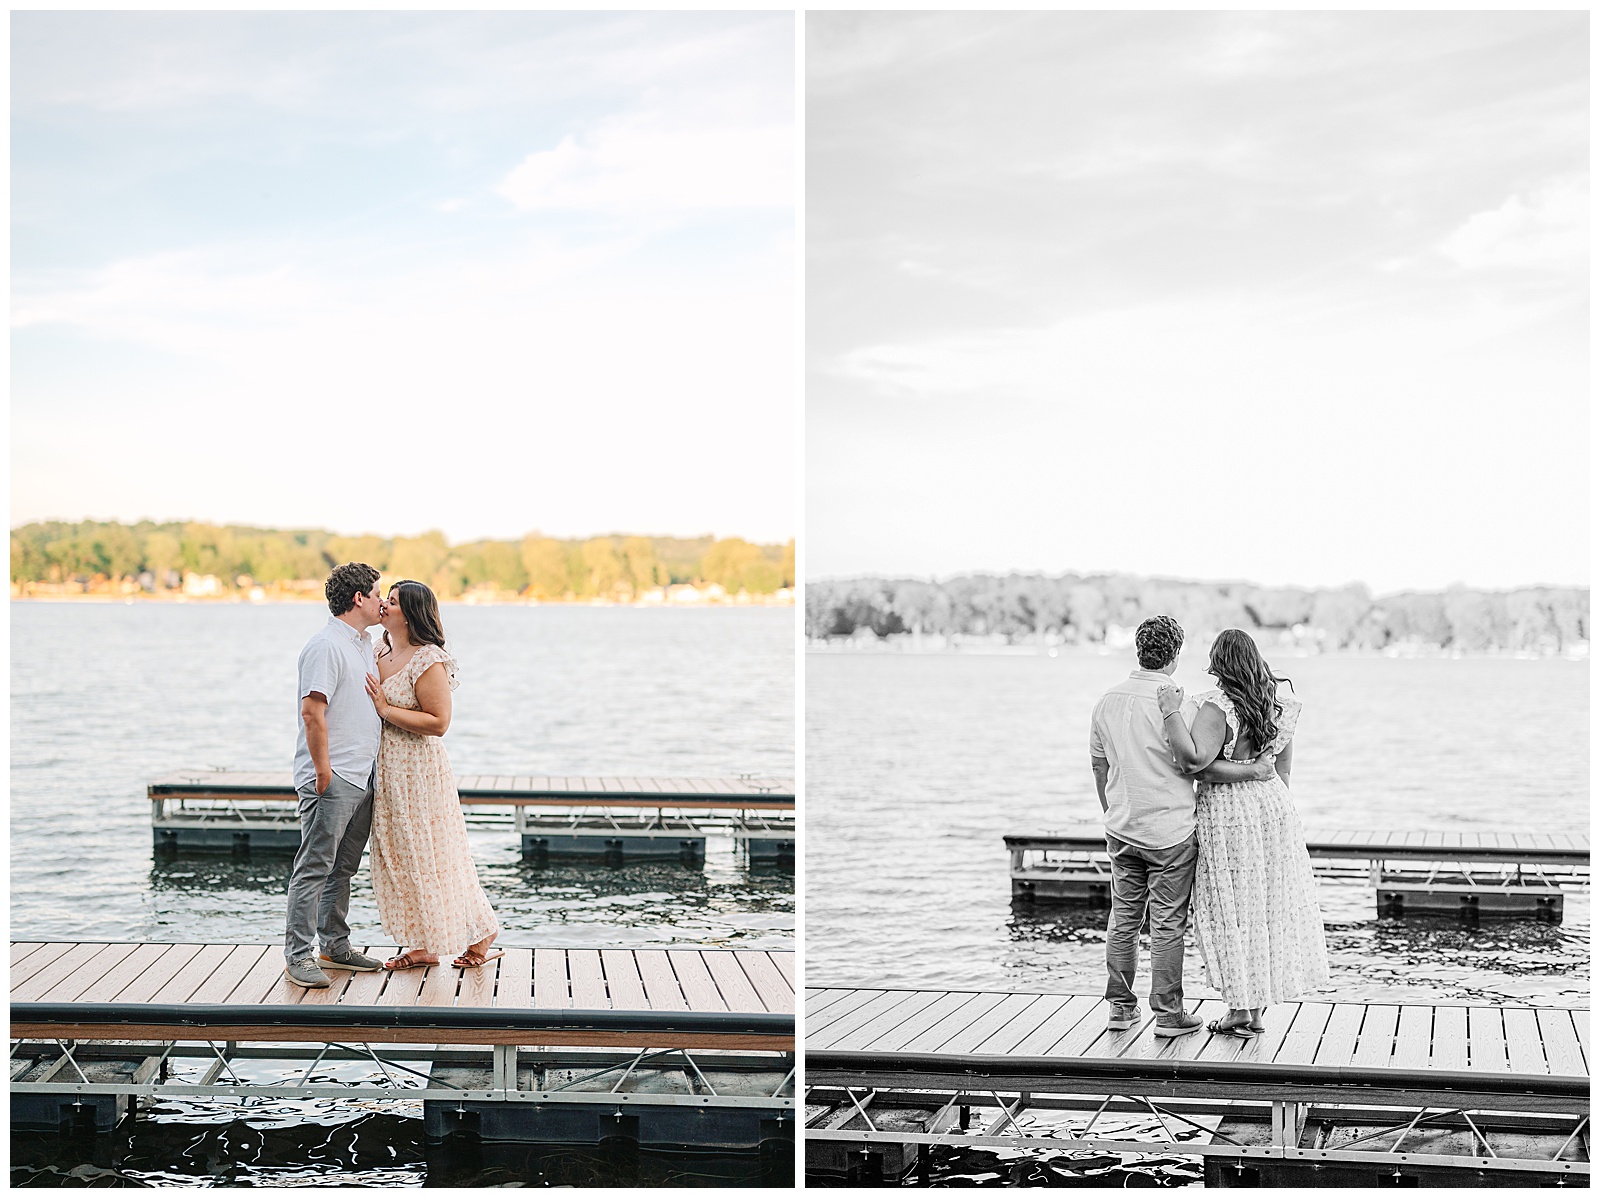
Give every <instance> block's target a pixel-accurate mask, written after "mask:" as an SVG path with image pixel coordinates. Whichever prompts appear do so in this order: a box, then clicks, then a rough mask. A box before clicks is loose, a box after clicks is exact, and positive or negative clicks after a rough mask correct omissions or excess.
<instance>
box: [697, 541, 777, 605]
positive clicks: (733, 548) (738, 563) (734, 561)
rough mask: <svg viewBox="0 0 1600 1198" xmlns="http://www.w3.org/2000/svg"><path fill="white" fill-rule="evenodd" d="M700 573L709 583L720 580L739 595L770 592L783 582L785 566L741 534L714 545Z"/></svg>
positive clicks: (733, 592) (728, 589)
mask: <svg viewBox="0 0 1600 1198" xmlns="http://www.w3.org/2000/svg"><path fill="white" fill-rule="evenodd" d="M780 560H781V559H780ZM700 572H701V574H702V575H704V577H705V580H706V581H707V582H715V583H720V584H721V585H722V587H723V588H724V589H725V590H727V591H728V593H729V594H735V595H736V594H738V593H739V592H740V591H749V592H751V593H752V594H769V595H770V594H771V593H772V592H773V591H775V590H777V589H778V588H779V587H780V586H782V585H783V568H782V566H781V565H779V564H777V563H774V562H772V561H770V560H769V559H768V558H767V556H766V554H764V553H762V552H761V546H759V545H752V544H751V543H750V542H749V541H746V540H744V539H743V538H741V537H728V538H726V539H725V540H721V541H718V542H717V543H716V544H715V545H713V546H711V548H710V549H709V550H708V551H707V552H706V555H705V558H704V559H703V560H702V562H701V564H700Z"/></svg>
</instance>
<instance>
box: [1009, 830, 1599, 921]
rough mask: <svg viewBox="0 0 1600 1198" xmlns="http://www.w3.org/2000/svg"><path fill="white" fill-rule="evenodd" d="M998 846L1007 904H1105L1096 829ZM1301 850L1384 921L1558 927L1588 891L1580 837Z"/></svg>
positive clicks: (1391, 837)
mask: <svg viewBox="0 0 1600 1198" xmlns="http://www.w3.org/2000/svg"><path fill="white" fill-rule="evenodd" d="M1005 842H1006V849H1007V851H1008V852H1009V854H1010V858H1011V894H1012V897H1013V898H1016V899H1022V900H1033V899H1068V900H1076V901H1087V902H1094V903H1100V904H1105V903H1108V902H1109V900H1110V863H1109V859H1108V858H1107V855H1106V848H1105V830H1104V828H1102V827H1101V826H1100V825H1099V824H1079V825H1073V826H1071V827H1067V828H1063V829H1060V830H1057V831H1050V832H1023V833H1011V834H1008V835H1007V836H1006V838H1005ZM1306 851H1307V853H1308V854H1309V855H1310V857H1311V860H1312V866H1313V868H1314V869H1316V870H1317V872H1318V873H1320V874H1324V875H1327V876H1335V877H1340V876H1342V877H1359V876H1362V875H1365V876H1366V878H1367V880H1368V881H1369V883H1370V884H1371V885H1372V887H1373V889H1374V898H1375V901H1376V903H1377V908H1378V912H1379V914H1382V915H1405V914H1413V913H1419V912H1420V913H1429V914H1459V915H1465V916H1469V917H1473V918H1477V917H1480V916H1499V915H1503V916H1511V917H1533V918H1537V919H1545V920H1548V921H1551V922H1560V920H1561V917H1562V913H1563V908H1564V899H1565V895H1566V893H1567V892H1568V891H1569V890H1572V889H1574V888H1579V887H1586V886H1587V885H1588V882H1589V836H1588V834H1587V833H1585V832H1510V831H1483V832H1435V831H1414V830H1413V831H1370V830H1368V831H1362V830H1354V829H1329V828H1314V829H1308V830H1307V831H1306Z"/></svg>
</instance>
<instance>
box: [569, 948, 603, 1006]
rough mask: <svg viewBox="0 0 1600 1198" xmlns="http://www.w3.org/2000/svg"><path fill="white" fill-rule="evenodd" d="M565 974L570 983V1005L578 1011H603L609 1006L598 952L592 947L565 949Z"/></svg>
mask: <svg viewBox="0 0 1600 1198" xmlns="http://www.w3.org/2000/svg"><path fill="white" fill-rule="evenodd" d="M567 975H568V977H569V979H570V980H571V983H572V1005H573V1006H574V1007H576V1008H577V1009H578V1010H580V1011H603V1010H606V1009H607V1008H609V1007H610V1006H611V998H610V996H609V995H608V994H607V993H606V975H605V970H604V969H603V968H602V967H601V965H600V953H599V950H597V949H592V948H569V949H568V950H567Z"/></svg>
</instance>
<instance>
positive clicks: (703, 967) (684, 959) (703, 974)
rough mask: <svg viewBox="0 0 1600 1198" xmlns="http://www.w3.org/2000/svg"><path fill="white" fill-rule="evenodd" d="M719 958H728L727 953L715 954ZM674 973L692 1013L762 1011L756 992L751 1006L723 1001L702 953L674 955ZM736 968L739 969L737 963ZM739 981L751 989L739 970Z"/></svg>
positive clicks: (752, 993)
mask: <svg viewBox="0 0 1600 1198" xmlns="http://www.w3.org/2000/svg"><path fill="white" fill-rule="evenodd" d="M713 955H714V956H717V957H726V956H727V954H726V953H722V952H719V953H715V954H713ZM671 960H672V968H673V972H674V973H676V974H677V976H678V987H679V989H681V990H682V991H683V996H684V998H685V999H687V1000H688V1003H689V1009H690V1010H691V1011H729V1010H746V1011H748V1010H751V1009H752V1007H754V1008H757V1009H760V1002H759V1000H757V999H756V997H755V992H754V991H753V990H752V991H750V1002H751V1006H746V1007H742V1008H741V1007H736V1006H734V1005H733V1004H731V1003H727V1002H724V1001H723V998H722V992H721V991H720V990H718V989H717V984H716V982H714V981H712V980H711V970H710V968H709V967H708V966H707V964H706V958H705V955H704V954H701V953H673V954H672V958H671ZM734 968H735V969H736V970H737V969H738V964H737V962H735V963H734ZM739 980H740V981H741V982H744V985H745V988H746V989H747V990H748V989H749V986H750V984H749V982H746V981H745V980H744V972H743V971H742V970H739Z"/></svg>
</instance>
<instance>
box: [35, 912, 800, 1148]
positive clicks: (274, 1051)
mask: <svg viewBox="0 0 1600 1198" xmlns="http://www.w3.org/2000/svg"><path fill="white" fill-rule="evenodd" d="M364 951H366V952H368V953H370V954H371V955H373V956H376V957H380V958H382V957H385V956H388V955H391V954H393V953H394V952H395V951H397V950H396V949H395V947H394V946H388V945H371V946H367V947H366V948H365V950H364ZM11 961H12V964H11V1038H12V1041H13V1048H12V1054H11V1077H12V1081H11V1111H12V1125H13V1127H15V1128H23V1129H32V1130H55V1129H58V1128H59V1129H63V1130H85V1131H88V1130H108V1129H109V1128H111V1127H112V1126H114V1125H115V1124H116V1122H117V1121H118V1120H119V1119H120V1118H122V1117H123V1116H125V1115H127V1114H128V1113H129V1112H130V1111H131V1110H132V1109H133V1104H134V1103H135V1102H137V1101H138V1100H139V1099H150V1098H156V1099H159V1098H162V1097H165V1096H187V1097H194V1096H204V1097H210V1098H219V1097H230V1098H250V1097H254V1096H262V1097H266V1098H304V1099H313V1098H324V1099H325V1098H335V1097H336V1098H342V1099H388V1100H409V1101H416V1100H419V1099H420V1100H421V1101H422V1103H423V1113H424V1123H425V1126H426V1128H427V1131H428V1134H429V1136H430V1137H432V1138H434V1139H439V1140H443V1139H450V1138H457V1139H459V1138H460V1137H466V1138H467V1139H469V1140H475V1141H476V1140H481V1141H484V1142H490V1141H500V1142H521V1143H540V1144H547V1143H556V1144H581V1143H596V1142H598V1141H599V1140H601V1139H609V1138H615V1137H617V1136H619V1135H620V1136H622V1137H623V1138H625V1139H631V1140H633V1141H635V1142H637V1143H642V1144H645V1145H662V1144H671V1145H674V1146H684V1147H691V1148H702V1149H727V1150H743V1149H759V1150H760V1151H762V1152H763V1153H766V1154H768V1155H770V1154H771V1153H772V1151H773V1150H774V1146H776V1147H777V1149H778V1150H780V1151H790V1152H792V1148H790V1149H787V1150H785V1149H783V1147H782V1146H783V1144H784V1143H785V1142H787V1143H788V1144H790V1145H792V1142H793V1137H794V1123H795V1099H794V1037H795V1016H794V960H793V954H792V953H790V952H767V951H757V950H712V949H617V948H597V949H573V948H567V949H544V948H531V949H530V948H516V947H510V948H506V949H505V956H504V957H501V958H499V959H498V960H495V961H491V962H490V963H489V964H488V965H485V966H483V967H482V968H480V969H459V968H456V967H455V966H452V965H450V964H448V963H444V964H441V965H437V966H431V967H428V968H425V969H413V970H404V971H399V972H393V973H390V972H387V971H379V972H369V973H352V972H350V971H348V970H339V969H333V968H330V969H328V970H327V972H328V975H329V977H330V978H331V979H332V983H333V984H332V985H331V986H329V987H328V988H327V989H322V990H306V989H303V988H301V987H299V986H296V985H294V984H292V983H291V982H289V981H288V979H287V978H285V977H284V975H283V964H284V962H283V947H282V945H277V944H274V945H262V944H139V943H99V942H95V943H88V942H59V941H58V942H45V941H17V942H13V943H12V945H11ZM380 1050H381V1051H380ZM199 1063H204V1064H205V1066H206V1067H205V1068H204V1070H203V1071H201V1070H199V1069H198V1065H199ZM185 1065H186V1066H187V1067H181V1066H185ZM286 1066H287V1067H286ZM352 1068H353V1069H354V1070H355V1074H356V1076H355V1077H353V1078H352V1079H349V1080H346V1079H342V1078H341V1077H340V1076H339V1073H340V1070H341V1069H342V1070H344V1072H345V1073H347V1074H348V1073H349V1071H350V1070H351V1069H352ZM374 1071H376V1073H377V1075H378V1076H377V1077H374V1076H373V1075H374ZM295 1073H299V1076H298V1078H296V1077H295V1076H294V1075H295Z"/></svg>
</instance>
